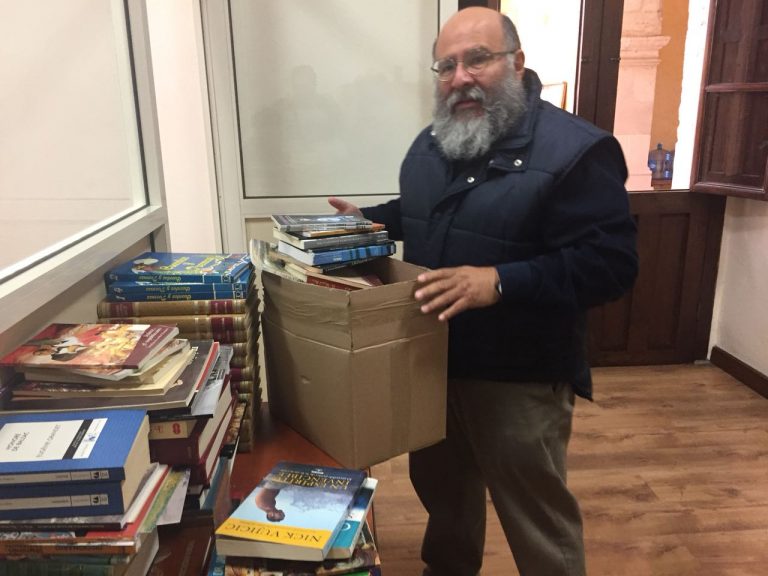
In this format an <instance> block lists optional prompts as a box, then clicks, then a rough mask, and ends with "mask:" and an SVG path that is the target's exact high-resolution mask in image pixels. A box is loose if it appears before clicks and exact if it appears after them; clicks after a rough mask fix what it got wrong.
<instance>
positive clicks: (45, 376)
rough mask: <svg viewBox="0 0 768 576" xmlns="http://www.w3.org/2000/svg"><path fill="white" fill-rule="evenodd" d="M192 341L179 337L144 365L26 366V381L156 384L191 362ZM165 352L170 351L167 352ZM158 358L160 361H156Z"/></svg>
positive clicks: (105, 385)
mask: <svg viewBox="0 0 768 576" xmlns="http://www.w3.org/2000/svg"><path fill="white" fill-rule="evenodd" d="M190 350H191V347H190V345H189V340H186V339H183V338H176V339H174V340H172V341H171V342H169V343H168V344H166V345H165V346H164V347H163V348H162V349H161V350H160V352H158V353H157V354H156V355H155V357H153V358H152V360H151V361H150V362H147V363H146V364H145V366H144V368H142V369H140V370H133V369H130V368H100V367H94V368H47V367H40V368H37V367H33V368H23V369H22V373H23V374H24V379H25V380H27V381H37V382H63V383H70V384H91V385H93V386H104V387H110V386H139V385H141V384H157V383H162V382H165V381H166V380H168V379H172V378H175V377H174V374H176V376H178V372H177V371H180V370H183V369H184V366H186V364H187V363H188V362H189V358H190V355H189V351H190ZM166 351H168V352H169V354H168V355H166V353H165V352H166ZM155 360H157V363H155V362H154V361H155Z"/></svg>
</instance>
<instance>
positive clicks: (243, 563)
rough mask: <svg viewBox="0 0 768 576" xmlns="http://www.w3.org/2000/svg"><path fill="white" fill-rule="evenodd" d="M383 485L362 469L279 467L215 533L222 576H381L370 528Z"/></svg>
mask: <svg viewBox="0 0 768 576" xmlns="http://www.w3.org/2000/svg"><path fill="white" fill-rule="evenodd" d="M376 485H377V481H376V479H374V478H369V477H366V475H365V473H364V472H362V471H359V470H350V469H344V468H332V467H328V466H315V465H307V464H298V463H295V462H279V463H278V464H276V465H275V467H274V468H273V469H272V470H271V471H270V472H269V474H267V476H266V477H265V478H263V479H262V480H261V482H260V483H259V485H258V486H257V487H256V488H255V489H254V491H253V492H252V493H251V494H249V495H248V497H247V498H246V499H245V500H244V501H243V502H242V503H241V504H240V505H239V506H238V507H237V509H236V510H235V511H234V512H233V513H232V514H231V515H230V516H229V517H228V518H227V519H226V520H225V521H224V522H223V523H222V524H221V525H220V526H219V527H218V528H217V530H216V555H215V557H214V559H213V562H212V563H213V566H212V568H211V569H212V570H214V573H216V572H215V570H216V569H217V568H219V569H221V571H222V572H223V573H224V574H227V573H231V574H242V573H254V574H263V573H269V574H281V575H285V576H288V575H290V574H317V575H320V574H325V575H331V574H334V575H335V574H376V575H379V574H380V570H381V568H380V565H381V562H380V560H379V556H378V552H377V550H376V545H375V542H374V541H373V537H372V536H371V533H370V529H369V528H368V526H367V522H366V516H367V514H368V511H369V510H370V506H371V503H372V500H373V496H374V492H375V490H376Z"/></svg>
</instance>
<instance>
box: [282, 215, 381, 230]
mask: <svg viewBox="0 0 768 576" xmlns="http://www.w3.org/2000/svg"><path fill="white" fill-rule="evenodd" d="M272 222H274V224H275V228H277V229H278V230H280V231H281V232H301V231H307V230H336V229H339V228H341V229H345V228H358V229H364V230H370V229H371V228H372V227H373V222H371V221H370V220H368V219H367V218H363V217H362V216H355V215H352V214H273V215H272Z"/></svg>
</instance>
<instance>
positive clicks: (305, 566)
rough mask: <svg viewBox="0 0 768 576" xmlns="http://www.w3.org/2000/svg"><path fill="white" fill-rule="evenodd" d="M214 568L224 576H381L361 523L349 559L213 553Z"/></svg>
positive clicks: (366, 529)
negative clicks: (282, 558) (292, 558)
mask: <svg viewBox="0 0 768 576" xmlns="http://www.w3.org/2000/svg"><path fill="white" fill-rule="evenodd" d="M216 555H217V558H216V560H215V564H216V565H218V566H219V567H223V574H224V576H260V575H265V576H266V575H267V574H268V575H269V576H341V575H342V574H344V575H348V576H353V575H355V576H356V575H358V574H366V575H376V576H381V559H380V558H379V553H378V550H377V549H376V544H375V543H374V541H373V536H372V534H371V530H370V528H369V526H368V525H367V523H363V527H362V529H361V531H360V535H359V537H358V539H357V541H356V542H355V547H354V550H353V552H352V555H351V556H350V557H348V558H344V559H326V560H324V561H321V562H306V561H296V560H278V559H266V558H236V557H228V556H226V555H223V554H221V552H220V550H218V549H217V550H216Z"/></svg>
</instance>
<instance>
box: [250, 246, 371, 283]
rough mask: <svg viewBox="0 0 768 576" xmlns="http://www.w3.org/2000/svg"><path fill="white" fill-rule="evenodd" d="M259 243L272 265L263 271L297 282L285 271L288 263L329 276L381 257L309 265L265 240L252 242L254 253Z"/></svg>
mask: <svg viewBox="0 0 768 576" xmlns="http://www.w3.org/2000/svg"><path fill="white" fill-rule="evenodd" d="M258 242H262V243H263V244H266V245H267V246H266V247H263V246H262V248H258V250H265V251H266V256H265V258H266V261H267V262H270V263H271V266H265V267H263V268H262V270H263V271H265V272H271V273H273V274H276V275H277V276H282V277H283V278H289V279H291V280H295V279H296V277H295V276H293V275H291V274H290V273H289V272H286V271H285V270H283V267H284V265H285V263H287V262H293V263H295V264H298V265H300V266H303V267H304V268H306V269H307V270H310V271H311V272H315V273H317V274H327V273H328V272H332V271H336V270H341V269H343V268H347V267H350V266H357V265H359V264H365V263H367V262H371V261H372V260H376V259H377V258H380V256H368V257H366V258H357V259H355V260H349V261H345V262H332V263H330V264H317V265H309V264H307V263H306V262H302V261H300V260H297V259H296V258H293V257H292V256H290V255H288V254H285V253H283V252H278V250H277V248H276V247H272V246H270V245H269V244H268V243H266V242H264V241H263V240H251V247H252V251H253V247H255V246H258ZM275 266H279V268H275Z"/></svg>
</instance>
